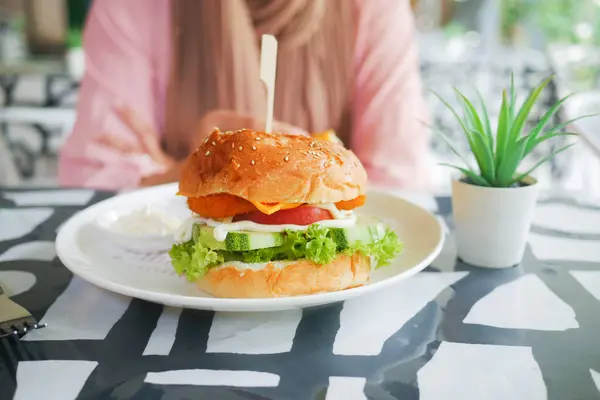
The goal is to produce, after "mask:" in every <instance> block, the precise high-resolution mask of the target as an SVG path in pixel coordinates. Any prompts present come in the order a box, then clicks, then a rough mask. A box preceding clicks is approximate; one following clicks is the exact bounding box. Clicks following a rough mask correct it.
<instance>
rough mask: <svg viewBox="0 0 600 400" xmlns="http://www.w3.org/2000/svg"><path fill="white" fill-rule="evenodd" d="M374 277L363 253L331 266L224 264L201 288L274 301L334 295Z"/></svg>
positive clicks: (301, 262)
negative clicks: (275, 298)
mask: <svg viewBox="0 0 600 400" xmlns="http://www.w3.org/2000/svg"><path fill="white" fill-rule="evenodd" d="M370 274H371V260H370V259H369V258H368V257H365V256H364V255H362V254H361V253H355V254H353V255H352V256H349V255H339V256H337V257H336V258H335V259H334V260H333V261H332V262H331V263H329V264H327V265H319V264H315V263H313V262H312V261H309V260H298V261H291V262H269V263H266V264H265V266H264V268H260V269H258V268H256V269H255V268H248V267H245V268H244V267H243V264H242V265H241V263H232V264H227V263H225V264H223V265H221V266H219V267H217V268H213V269H211V270H210V271H209V272H208V273H207V274H206V275H204V277H203V278H202V279H199V280H198V281H196V285H198V287H199V288H200V289H201V290H203V291H205V292H207V293H209V294H211V295H213V296H215V297H223V298H273V297H288V296H298V295H306V294H314V293H319V292H333V291H338V290H343V289H348V288H351V287H355V286H361V285H364V284H365V283H367V282H368V281H369V278H370Z"/></svg>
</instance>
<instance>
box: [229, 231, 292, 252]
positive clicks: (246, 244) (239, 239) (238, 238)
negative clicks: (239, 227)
mask: <svg viewBox="0 0 600 400" xmlns="http://www.w3.org/2000/svg"><path fill="white" fill-rule="evenodd" d="M284 241H285V239H284V235H283V233H279V232H229V233H228V234H227V237H226V238H225V246H226V247H227V250H230V251H246V250H254V249H265V248H267V247H277V246H281V245H282V244H283V242H284Z"/></svg>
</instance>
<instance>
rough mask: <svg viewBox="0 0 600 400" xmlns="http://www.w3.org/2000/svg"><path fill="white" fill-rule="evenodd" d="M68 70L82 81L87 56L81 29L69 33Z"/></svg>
mask: <svg viewBox="0 0 600 400" xmlns="http://www.w3.org/2000/svg"><path fill="white" fill-rule="evenodd" d="M66 44H67V54H66V62H67V70H68V71H69V74H71V76H72V77H74V78H75V79H81V78H82V77H83V74H84V72H85V54H84V52H83V44H82V33H81V30H80V29H74V28H73V29H69V30H68V31H67V43H66Z"/></svg>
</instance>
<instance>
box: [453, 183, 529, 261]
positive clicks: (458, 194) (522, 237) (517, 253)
mask: <svg viewBox="0 0 600 400" xmlns="http://www.w3.org/2000/svg"><path fill="white" fill-rule="evenodd" d="M525 183H527V184H528V186H522V187H517V188H489V187H482V186H475V185H470V184H468V183H465V182H462V181H461V180H453V182H452V210H453V215H454V224H455V235H456V245H457V252H458V256H459V257H460V258H461V259H462V260H463V261H464V262H466V263H468V264H471V265H473V266H478V267H486V268H508V267H512V266H515V265H517V264H519V263H520V262H521V259H522V258H523V253H524V252H525V247H526V245H527V238H528V235H529V229H530V227H531V222H532V221H533V217H534V214H535V206H536V203H537V197H538V186H539V185H538V183H537V180H535V179H533V178H528V179H526V180H525Z"/></svg>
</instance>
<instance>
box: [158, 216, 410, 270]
mask: <svg viewBox="0 0 600 400" xmlns="http://www.w3.org/2000/svg"><path fill="white" fill-rule="evenodd" d="M403 248H404V245H403V244H402V243H401V242H400V241H399V240H398V236H397V235H396V233H395V232H394V231H393V230H391V229H389V228H387V229H386V230H385V233H384V235H383V236H382V237H381V238H380V239H379V240H378V241H377V242H374V243H371V244H363V243H361V242H354V243H353V244H352V245H351V246H350V247H348V248H345V249H340V248H337V246H336V243H335V242H334V240H333V239H332V238H331V233H330V230H329V229H328V228H324V227H322V226H321V225H319V224H313V225H311V226H309V227H308V229H307V230H306V231H286V240H285V242H284V243H283V245H281V246H279V247H271V248H266V249H257V250H250V251H241V252H232V251H225V250H212V249H210V248H208V247H206V246H204V245H203V244H202V243H200V242H195V240H194V239H192V240H190V241H189V242H186V243H181V244H176V245H174V246H173V248H172V249H171V251H170V252H169V256H170V257H171V260H172V263H173V267H174V269H175V271H176V272H177V274H179V275H185V276H186V277H187V279H188V280H190V281H195V280H197V279H200V278H202V277H203V276H204V274H206V273H207V272H208V270H209V269H210V268H213V267H216V266H218V265H220V264H222V263H224V262H226V261H243V262H246V263H265V262H269V261H282V260H288V261H292V260H298V259H308V260H311V261H312V262H314V263H316V264H320V265H325V264H328V263H330V262H331V261H332V260H333V259H334V258H335V257H336V256H337V255H338V253H341V254H348V255H351V254H354V253H356V252H361V253H362V254H364V255H365V256H368V257H372V258H374V259H376V260H377V265H376V268H380V267H383V266H386V265H389V264H390V263H391V262H392V260H393V259H394V258H395V257H396V256H397V255H398V254H400V253H401V252H402V250H403Z"/></svg>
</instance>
